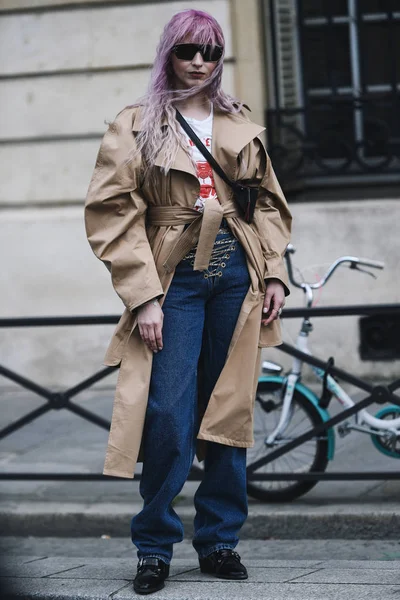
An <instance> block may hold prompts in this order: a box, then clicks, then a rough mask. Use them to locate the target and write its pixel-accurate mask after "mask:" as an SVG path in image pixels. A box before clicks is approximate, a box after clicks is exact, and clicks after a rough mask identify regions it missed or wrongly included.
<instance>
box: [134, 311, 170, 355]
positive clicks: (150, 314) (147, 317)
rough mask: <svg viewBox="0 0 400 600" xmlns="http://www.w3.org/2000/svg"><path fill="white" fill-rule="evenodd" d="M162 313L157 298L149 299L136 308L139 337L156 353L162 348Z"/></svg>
mask: <svg viewBox="0 0 400 600" xmlns="http://www.w3.org/2000/svg"><path fill="white" fill-rule="evenodd" d="M163 320H164V313H163V311H162V309H161V306H160V305H159V303H158V300H150V302H146V303H145V304H142V306H140V307H139V308H138V326H139V333H140V337H141V338H142V340H143V341H144V343H145V344H147V346H148V347H149V348H150V350H152V351H153V352H155V353H157V352H158V351H159V350H162V348H163V341H162V326H163Z"/></svg>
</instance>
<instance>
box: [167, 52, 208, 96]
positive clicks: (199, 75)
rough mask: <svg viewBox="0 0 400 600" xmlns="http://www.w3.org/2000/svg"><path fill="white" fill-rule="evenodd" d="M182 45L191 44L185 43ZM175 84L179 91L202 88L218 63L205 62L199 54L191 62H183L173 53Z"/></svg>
mask: <svg viewBox="0 0 400 600" xmlns="http://www.w3.org/2000/svg"><path fill="white" fill-rule="evenodd" d="M182 43H190V42H189V41H186V40H185V41H184V42H182ZM171 63H172V70H173V74H174V84H175V87H176V89H178V90H186V89H188V88H192V87H196V86H199V87H200V86H201V85H202V84H203V83H204V82H205V81H206V79H208V78H209V77H210V76H211V74H212V73H213V71H214V69H215V68H216V66H217V64H218V63H217V62H205V61H204V59H203V57H202V55H201V53H200V52H197V53H196V54H195V55H194V57H193V58H192V59H191V60H182V59H180V58H178V57H177V56H176V55H175V54H174V53H173V52H172V54H171Z"/></svg>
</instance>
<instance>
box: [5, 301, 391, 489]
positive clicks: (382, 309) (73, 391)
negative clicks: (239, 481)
mask: <svg viewBox="0 0 400 600" xmlns="http://www.w3.org/2000/svg"><path fill="white" fill-rule="evenodd" d="M378 314H380V315H382V314H391V315H393V314H400V304H384V305H354V306H339V307H338V306H332V307H318V308H291V309H290V308H289V309H285V310H284V312H283V314H282V318H298V317H305V316H307V317H309V316H310V317H311V316H312V317H326V316H330V317H337V316H350V315H353V316H357V315H378ZM118 319H119V317H117V316H100V317H34V318H32V317H31V318H9V319H0V329H1V328H10V327H11V328H15V327H46V326H52V327H54V326H67V325H68V326H71V325H72V326H77V325H102V324H115V323H117V322H118ZM278 349H279V350H281V351H283V352H285V353H286V354H289V355H290V356H294V357H296V358H299V359H300V360H302V361H304V362H305V363H307V364H309V365H313V366H315V367H318V368H320V369H322V370H324V371H326V370H329V373H331V374H332V375H334V376H337V377H338V378H339V379H341V380H342V381H344V382H346V383H350V384H352V385H355V386H356V387H358V388H359V389H361V390H363V391H365V392H367V393H368V396H367V397H366V398H363V399H362V400H360V401H359V402H357V403H356V404H355V405H354V406H352V407H351V408H348V409H346V410H344V411H342V412H340V413H339V414H337V415H335V416H334V417H332V418H330V419H329V420H328V421H325V422H324V423H321V424H320V425H318V426H316V427H314V428H312V429H310V430H309V431H307V432H305V433H304V434H302V435H301V436H299V437H298V438H296V439H294V440H292V441H290V442H288V443H286V444H285V445H282V446H281V447H279V448H277V449H276V450H273V451H272V452H270V453H269V454H267V455H266V456H264V457H263V458H261V459H260V460H258V461H256V462H254V463H252V464H250V465H248V467H247V472H248V479H249V481H251V480H254V481H267V480H270V481H271V480H272V481H277V480H279V481H285V480H286V481H293V480H296V481H303V480H315V479H317V480H320V481H323V480H330V481H332V480H349V479H354V480H356V479H358V480H389V479H400V472H399V471H397V472H394V471H385V472H383V471H369V472H351V473H349V472H345V473H342V472H330V473H322V472H321V473H320V472H308V473H293V474H292V473H279V472H275V473H256V471H257V469H259V468H260V467H262V466H264V465H266V464H268V463H270V462H272V461H273V460H275V459H276V458H278V457H280V456H282V455H284V454H286V453H287V452H290V451H291V450H293V449H294V448H297V447H298V446H300V445H301V444H303V443H305V442H306V441H308V440H310V439H311V438H313V437H314V436H316V435H320V434H323V433H326V431H327V430H328V429H330V428H331V427H334V426H335V425H337V424H338V423H340V422H342V421H345V420H346V419H347V418H348V417H350V416H352V415H354V414H356V413H357V412H359V411H360V410H361V409H363V408H366V407H368V406H370V405H371V404H372V403H378V404H386V403H390V404H394V405H396V406H399V407H400V396H399V395H397V394H395V392H396V390H398V389H399V388H400V379H396V380H395V381H393V382H392V383H390V384H387V385H383V384H378V385H373V384H371V383H370V382H368V381H365V380H363V379H361V378H359V377H356V376H355V375H353V374H351V373H348V372H347V371H345V370H343V369H340V368H338V367H336V366H334V365H332V364H331V362H330V361H328V362H326V361H323V360H321V359H319V358H316V357H315V356H310V355H308V354H305V353H304V352H301V351H300V350H298V349H297V348H295V347H294V346H292V345H290V344H286V343H283V344H282V345H281V346H279V347H278ZM116 368H117V367H107V368H104V369H102V370H100V371H98V372H97V373H95V374H94V375H92V376H90V377H88V378H86V379H84V380H83V381H81V382H80V383H78V384H77V385H75V386H73V387H71V388H69V389H67V390H65V391H63V392H59V391H52V390H50V389H48V388H45V387H43V386H41V385H39V384H37V383H35V382H34V381H32V380H31V379H28V378H26V377H24V376H22V375H20V374H18V373H16V372H15V371H12V370H10V369H8V368H6V367H4V366H3V365H0V375H3V377H5V378H7V379H9V380H11V381H13V382H14V383H16V384H18V385H20V386H21V387H23V388H25V389H27V390H30V391H32V392H33V393H34V394H37V395H39V396H40V397H42V398H44V399H45V400H46V404H44V405H43V406H41V407H39V408H37V409H35V410H33V411H31V412H29V413H28V414H26V415H24V416H23V417H22V418H19V419H17V420H16V421H14V422H13V423H11V424H9V425H7V426H6V427H4V428H3V429H2V430H1V431H0V439H4V438H5V437H7V436H8V435H10V434H12V433H13V432H15V431H17V430H18V429H21V428H22V427H23V426H24V425H26V424H27V423H31V422H32V421H34V420H35V419H37V418H38V417H40V416H41V415H43V414H45V413H47V412H48V411H50V410H60V409H65V410H69V411H71V412H73V413H74V414H76V415H77V416H79V417H81V418H83V419H86V420H88V421H90V422H91V423H93V424H94V425H97V426H99V427H101V428H103V429H107V430H108V429H109V428H110V422H109V421H107V420H106V419H103V418H102V417H101V416H99V415H97V414H95V413H93V412H91V411H88V410H86V409H84V408H82V407H81V406H79V405H77V404H75V403H74V402H73V401H72V398H73V397H75V396H77V395H78V394H79V393H81V392H82V391H84V390H87V389H88V388H89V387H91V386H92V385H93V384H94V383H97V382H98V381H100V380H102V379H104V378H105V377H107V376H108V375H109V374H110V373H112V372H114V371H115V369H116ZM201 477H202V470H201V469H199V468H198V467H193V468H192V471H191V473H190V475H189V479H191V480H199V479H201ZM139 478H140V475H138V476H136V479H139ZM107 479H108V480H115V479H116V478H115V477H108V476H105V475H102V474H100V473H84V474H83V473H11V472H7V473H0V480H26V481H28V480H70V481H71V480H74V481H94V480H107ZM117 479H118V478H117Z"/></svg>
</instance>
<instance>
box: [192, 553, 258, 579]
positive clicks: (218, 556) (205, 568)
mask: <svg viewBox="0 0 400 600" xmlns="http://www.w3.org/2000/svg"><path fill="white" fill-rule="evenodd" d="M199 563H200V571H201V572H202V573H209V574H210V575H215V576H216V577H219V578H220V579H247V578H248V574H247V569H246V567H245V566H244V565H242V563H241V562H240V556H239V554H238V553H237V552H234V551H233V550H230V549H229V548H228V549H227V548H224V549H223V550H216V551H215V552H213V553H212V554H209V555H208V556H206V557H205V558H199Z"/></svg>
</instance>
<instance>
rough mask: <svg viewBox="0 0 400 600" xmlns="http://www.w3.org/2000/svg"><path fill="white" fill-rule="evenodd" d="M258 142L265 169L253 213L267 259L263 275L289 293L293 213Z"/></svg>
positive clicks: (268, 159) (260, 160)
mask: <svg viewBox="0 0 400 600" xmlns="http://www.w3.org/2000/svg"><path fill="white" fill-rule="evenodd" d="M259 143H260V146H259V152H261V154H259V162H258V165H259V167H260V168H262V169H263V171H264V173H263V177H262V180H261V185H260V192H259V195H258V200H257V208H256V211H255V213H254V228H255V230H256V232H257V235H258V237H259V239H260V243H261V247H262V250H263V255H264V260H265V275H264V279H265V280H267V279H272V278H275V279H279V280H280V281H281V282H282V283H283V285H284V287H285V295H286V296H287V295H289V293H290V290H289V286H288V276H287V271H286V267H285V264H284V258H283V257H284V254H285V250H286V246H287V245H288V243H289V241H290V232H291V223H292V216H291V214H290V211H289V208H288V205H287V202H286V199H285V196H284V194H283V191H282V188H281V186H280V185H279V182H278V179H277V177H276V175H275V172H274V169H273V167H272V164H271V160H270V158H269V156H268V155H267V154H266V152H265V151H264V149H263V148H262V145H261V142H259ZM265 157H266V161H267V162H266V164H265ZM262 158H263V160H262ZM262 163H264V164H262Z"/></svg>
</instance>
